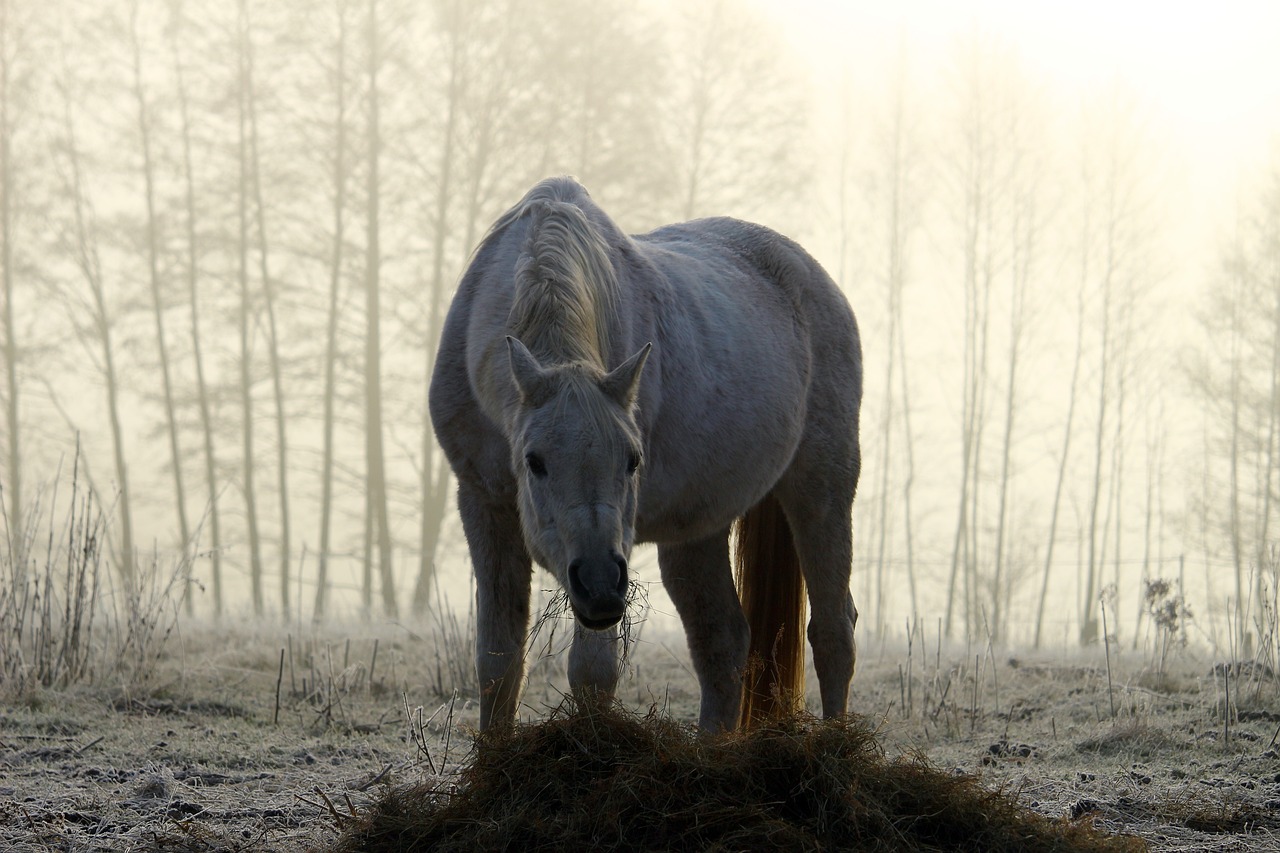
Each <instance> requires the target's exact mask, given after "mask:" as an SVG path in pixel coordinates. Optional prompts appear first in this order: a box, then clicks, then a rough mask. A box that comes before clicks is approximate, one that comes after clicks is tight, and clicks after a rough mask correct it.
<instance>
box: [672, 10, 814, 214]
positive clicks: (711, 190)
mask: <svg viewBox="0 0 1280 853" xmlns="http://www.w3.org/2000/svg"><path fill="white" fill-rule="evenodd" d="M673 37H674V40H675V41H674V43H673V44H672V46H671V47H670V48H669V50H670V55H671V64H672V73H671V81H672V86H673V97H672V103H671V107H670V117H669V119H668V125H669V129H670V133H671V134H672V139H673V145H672V147H673V151H674V153H673V158H674V163H675V166H676V168H677V178H678V182H677V188H678V189H677V195H676V200H677V203H678V207H677V208H676V210H675V211H674V214H675V215H676V216H678V217H679V218H683V219H691V218H693V217H695V216H706V215H713V214H719V213H726V212H730V211H732V212H733V213H734V214H735V215H738V216H745V217H750V216H760V215H762V214H763V213H764V212H765V210H764V209H763V205H764V203H766V202H767V205H768V207H769V213H770V214H772V215H773V216H777V215H778V211H779V210H785V209H786V207H787V205H788V204H790V203H793V202H794V201H795V200H797V199H798V198H800V197H801V195H802V191H803V190H804V188H805V180H804V177H805V175H806V169H805V166H804V160H803V158H804V156H805V146H804V136H805V134H804V130H805V127H806V123H807V121H806V114H805V98H804V94H803V91H802V90H801V88H800V86H799V85H798V81H797V80H796V79H795V78H794V77H793V76H792V75H791V74H789V73H788V71H787V69H786V67H785V66H784V64H783V58H784V56H785V50H783V49H782V47H781V46H780V45H779V44H778V41H777V36H776V35H775V34H774V33H773V31H771V30H770V28H769V24H768V23H766V21H764V20H763V19H762V18H761V17H760V16H759V14H758V13H757V12H755V11H754V10H752V9H751V8H750V7H749V6H748V4H747V3H745V2H742V0H710V2H706V3H691V4H687V5H684V6H682V7H681V8H680V11H679V12H678V13H677V18H676V21H675V24H674V27H673Z"/></svg>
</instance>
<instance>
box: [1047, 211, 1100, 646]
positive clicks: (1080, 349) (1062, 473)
mask: <svg viewBox="0 0 1280 853" xmlns="http://www.w3.org/2000/svg"><path fill="white" fill-rule="evenodd" d="M1088 230H1089V229H1088V225H1087V224H1086V226H1085V229H1084V231H1085V234H1086V239H1087V234H1088ZM1081 251H1082V255H1081V257H1082V263H1081V271H1080V289H1079V292H1078V297H1077V311H1076V355H1075V359H1074V360H1073V361H1072V364H1071V391H1070V394H1069V396H1068V398H1067V400H1068V402H1067V418H1066V426H1065V427H1064V428H1063V430H1062V456H1061V457H1060V458H1059V459H1058V479H1057V484H1056V485H1055V486H1054V488H1053V509H1051V510H1050V512H1049V537H1048V544H1047V545H1046V546H1045V554H1044V572H1043V574H1042V575H1041V579H1040V602H1039V605H1038V606H1037V608H1036V636H1035V647H1036V648H1037V649H1038V648H1040V642H1041V639H1042V637H1043V636H1044V634H1043V628H1044V608H1045V603H1046V602H1047V601H1048V598H1049V573H1050V571H1051V569H1052V568H1053V549H1054V544H1055V543H1056V542H1057V536H1058V515H1059V512H1060V510H1061V508H1062V491H1063V486H1064V484H1065V483H1066V481H1067V461H1068V459H1069V458H1070V456H1071V432H1072V430H1071V427H1072V424H1074V423H1075V416H1076V398H1077V390H1078V389H1079V385H1080V363H1081V362H1082V361H1083V360H1084V318H1085V281H1086V280H1087V278H1088V265H1089V261H1088V252H1087V250H1086V249H1083V248H1082V250H1081Z"/></svg>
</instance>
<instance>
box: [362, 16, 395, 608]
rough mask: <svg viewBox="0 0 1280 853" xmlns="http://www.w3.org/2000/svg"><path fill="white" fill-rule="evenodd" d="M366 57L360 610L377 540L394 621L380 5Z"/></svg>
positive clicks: (367, 599)
mask: <svg viewBox="0 0 1280 853" xmlns="http://www.w3.org/2000/svg"><path fill="white" fill-rule="evenodd" d="M366 25H367V28H368V31H367V34H366V35H367V38H368V56H367V57H366V62H367V65H366V68H365V71H366V75H367V80H368V91H367V93H366V107H365V108H366V120H367V125H366V134H367V139H366V145H367V150H368V153H367V157H368V163H367V174H366V177H367V184H366V189H367V198H366V205H367V210H366V217H367V218H366V231H365V235H366V249H365V251H366V268H365V349H364V353H365V363H364V383H365V465H366V470H367V472H368V493H367V497H366V508H365V570H364V606H365V612H366V613H369V612H370V611H371V609H372V604H373V600H372V599H373V590H372V559H373V555H372V550H373V539H374V536H375V535H376V537H377V550H378V569H379V581H380V585H381V590H382V608H383V611H384V612H385V613H386V615H388V616H393V617H394V616H395V615H396V612H397V609H398V608H397V606H396V587H395V574H394V573H393V571H392V564H391V527H390V518H389V516H388V513H387V477H386V467H385V462H384V456H383V448H382V434H383V427H382V334H381V329H382V320H381V314H382V309H381V299H380V296H381V280H380V278H379V271H380V266H381V262H382V248H381V246H380V244H379V229H380V226H381V223H380V221H379V218H378V217H379V209H378V203H379V198H380V195H379V193H380V192H381V187H380V185H379V179H378V165H379V156H380V152H381V146H382V140H381V138H380V136H379V133H380V130H379V121H378V98H379V91H378V71H379V68H380V65H381V54H380V52H379V50H378V0H369V9H368V19H367V21H366Z"/></svg>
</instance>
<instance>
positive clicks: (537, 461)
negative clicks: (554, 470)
mask: <svg viewBox="0 0 1280 853" xmlns="http://www.w3.org/2000/svg"><path fill="white" fill-rule="evenodd" d="M524 463H525V464H526V465H528V466H529V473H530V474H532V475H533V476H535V477H545V476H547V465H546V463H545V462H543V461H542V457H541V456H539V455H538V454H536V453H526V454H525V457H524Z"/></svg>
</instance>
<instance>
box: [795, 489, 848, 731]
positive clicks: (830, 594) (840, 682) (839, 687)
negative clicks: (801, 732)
mask: <svg viewBox="0 0 1280 853" xmlns="http://www.w3.org/2000/svg"><path fill="white" fill-rule="evenodd" d="M793 482H794V481H793ZM818 494H822V490H821V489H814V488H812V486H810V487H809V488H806V489H804V490H803V492H801V493H799V494H797V493H794V492H792V493H788V490H785V489H780V490H779V491H778V496H779V499H780V501H781V502H782V506H783V509H784V511H785V512H786V514H787V520H788V522H789V523H790V525H791V532H792V538H793V540H794V542H795V548H796V553H797V555H798V556H799V558H800V567H801V570H802V571H803V572H804V579H805V585H806V586H807V587H808V589H809V610H810V617H809V632H808V633H809V646H810V648H812V649H813V668H814V670H815V671H816V672H817V674H818V688H819V691H820V693H821V696H822V715H823V716H824V717H835V716H839V715H841V714H844V713H845V712H846V711H847V710H848V706H849V682H850V681H852V680H853V667H854V659H855V656H856V648H855V645H854V639H853V628H854V625H855V624H856V623H857V621H858V611H857V609H856V608H855V607H854V606H853V596H852V595H850V594H849V575H850V572H851V571H852V562H853V560H852V557H853V519H852V509H853V496H852V495H850V496H849V498H848V500H843V499H834V500H833V499H832V498H831V493H830V492H827V493H826V494H822V497H820V498H818V499H816V500H814V499H813V498H814V497H815V495H818Z"/></svg>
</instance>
